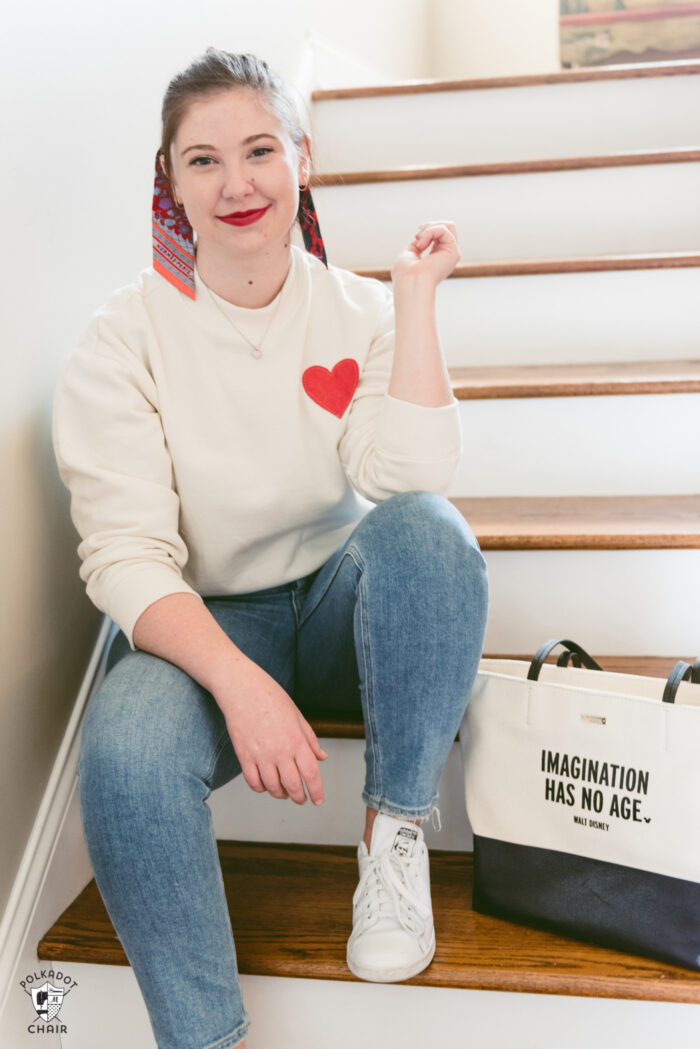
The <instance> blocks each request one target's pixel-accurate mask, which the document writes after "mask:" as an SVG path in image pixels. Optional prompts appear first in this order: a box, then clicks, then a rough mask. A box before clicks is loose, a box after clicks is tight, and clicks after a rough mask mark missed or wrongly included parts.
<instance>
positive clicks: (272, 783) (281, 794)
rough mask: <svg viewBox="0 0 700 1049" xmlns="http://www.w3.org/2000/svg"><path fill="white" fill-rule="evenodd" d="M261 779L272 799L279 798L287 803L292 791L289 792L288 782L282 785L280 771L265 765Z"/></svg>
mask: <svg viewBox="0 0 700 1049" xmlns="http://www.w3.org/2000/svg"><path fill="white" fill-rule="evenodd" d="M260 778H261V780H262V781H263V783H264V784H265V790H266V791H267V793H268V794H270V795H271V797H273V798H277V799H278V800H279V801H285V800H286V799H287V798H288V797H289V796H290V793H291V790H290V791H288V790H287V784H286V781H285V783H284V784H283V783H282V780H281V778H280V770H279V769H278V768H277V767H276V766H275V765H263V766H262V767H261V768H260ZM290 786H291V785H290ZM302 793H303V790H302Z"/></svg>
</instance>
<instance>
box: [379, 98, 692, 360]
mask: <svg viewBox="0 0 700 1049" xmlns="http://www.w3.org/2000/svg"><path fill="white" fill-rule="evenodd" d="M699 79H700V78H699ZM389 286H390V285H389ZM698 302H700V266H698V267H692V268H688V269H680V268H679V269H663V270H661V269H659V270H628V271H609V272H604V273H557V274H540V275H536V276H515V277H479V278H474V279H458V278H455V279H453V280H446V281H443V282H442V283H441V284H440V285H439V286H438V292H437V318H438V331H439V333H440V342H441V345H442V347H443V350H444V352H445V357H446V360H447V363H448V365H450V366H458V365H462V366H464V367H466V366H468V365H490V366H493V365H499V364H566V363H582V364H585V363H591V364H592V363H599V362H615V361H645V360H676V359H678V360H682V359H692V358H698V357H700V347H699V345H698Z"/></svg>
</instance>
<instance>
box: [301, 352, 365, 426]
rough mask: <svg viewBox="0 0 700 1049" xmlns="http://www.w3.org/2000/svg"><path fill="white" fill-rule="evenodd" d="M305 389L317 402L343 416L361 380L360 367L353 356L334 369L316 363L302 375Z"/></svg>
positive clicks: (346, 358)
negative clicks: (330, 369) (329, 369)
mask: <svg viewBox="0 0 700 1049" xmlns="http://www.w3.org/2000/svg"><path fill="white" fill-rule="evenodd" d="M301 381H302V384H303V386H304V389H305V390H306V392H307V393H308V395H309V397H310V398H311V400H312V401H314V402H315V403H316V404H318V405H320V407H321V408H324V409H325V410H326V411H327V412H332V413H333V415H337V417H338V418H339V419H340V418H342V415H343V412H344V411H345V409H346V408H347V406H348V405H349V404H350V401H351V400H352V395H353V394H354V392H355V390H356V389H357V384H358V382H359V381H360V368H359V365H358V363H357V361H354V360H353V359H352V357H345V358H344V359H343V360H342V361H338V363H337V364H336V365H335V366H334V368H333V371H328V368H323V367H322V366H321V365H320V364H314V365H312V366H311V368H307V369H306V371H305V372H304V374H303V375H302V377H301Z"/></svg>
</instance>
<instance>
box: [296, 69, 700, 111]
mask: <svg viewBox="0 0 700 1049" xmlns="http://www.w3.org/2000/svg"><path fill="white" fill-rule="evenodd" d="M698 73H700V61H698V60H697V59H694V60H693V59H691V60H689V61H687V62H679V61H672V62H638V63H630V64H625V65H617V66H599V67H597V68H593V67H591V68H588V69H560V70H556V71H555V72H552V73H530V74H528V75H523V76H507V77H479V78H473V77H472V78H471V79H466V78H462V79H452V80H439V79H431V80H405V81H403V82H399V83H392V84H377V85H375V86H366V87H344V88H326V89H319V90H317V91H314V92H312V95H311V98H312V100H313V101H314V102H326V101H335V100H337V99H341V98H347V99H350V98H381V97H383V96H387V95H419V94H429V93H432V92H435V91H484V90H489V89H491V88H494V89H498V88H507V87H539V86H541V85H542V84H583V83H590V82H591V81H600V80H636V79H639V78H640V77H645V78H647V77H667V76H693V75H697V74H698Z"/></svg>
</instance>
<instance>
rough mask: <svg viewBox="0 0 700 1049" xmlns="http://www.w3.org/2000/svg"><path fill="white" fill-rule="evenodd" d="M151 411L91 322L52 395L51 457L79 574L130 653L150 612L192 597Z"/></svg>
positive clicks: (141, 381)
mask: <svg viewBox="0 0 700 1049" xmlns="http://www.w3.org/2000/svg"><path fill="white" fill-rule="evenodd" d="M157 404H158V395H157V389H156V386H155V383H154V382H153V379H152V377H151V375H150V374H149V371H148V369H147V368H146V366H145V365H144V364H143V362H142V361H140V360H139V358H138V357H137V355H136V354H134V353H133V352H132V351H130V350H129V348H128V347H127V346H126V345H124V343H123V342H121V341H120V340H119V338H118V337H117V336H116V335H115V334H114V332H112V331H111V330H110V328H109V325H108V324H105V322H104V321H101V320H100V319H99V318H97V319H95V320H93V322H92V324H91V325H90V327H89V329H88V331H87V333H86V335H85V337H84V338H83V340H82V342H81V345H80V347H79V349H78V350H77V352H76V353H75V354H74V355H73V357H72V358H71V359H70V360H69V362H68V365H67V367H66V368H65V370H64V372H63V375H62V377H61V380H60V382H59V385H58V388H57V391H56V396H55V400H54V416H53V441H54V450H55V454H56V460H57V464H58V469H59V473H60V476H61V479H62V481H63V483H64V484H65V485H66V487H67V488H68V489H69V491H70V494H71V517H72V519H73V523H74V524H75V527H76V528H77V530H78V533H79V534H80V537H81V539H82V542H81V543H80V545H79V547H78V554H79V556H80V558H81V560H82V565H81V568H80V576H81V578H82V579H83V580H84V581H85V583H86V584H87V593H88V596H89V597H90V599H91V600H92V601H93V603H94V604H95V605H96V606H97V607H98V608H99V609H100V610H101V611H103V612H106V613H107V615H109V616H110V618H111V619H113V620H114V621H115V623H117V625H118V626H119V627H121V629H122V630H123V631H124V633H125V634H126V636H127V638H128V640H129V643H130V645H131V647H132V648H134V642H133V630H134V626H135V624H136V620H137V619H138V618H139V616H140V615H141V613H142V612H143V611H144V610H145V609H146V608H147V607H148V605H150V604H152V603H153V602H154V601H157V600H158V599H159V598H161V597H165V596H166V595H167V594H174V593H188V594H195V591H194V590H193V589H192V587H191V586H189V585H188V584H187V583H186V582H185V581H184V580H183V578H182V569H183V567H184V565H185V564H186V562H187V549H186V546H185V543H184V542H183V540H182V538H181V536H180V534H179V531H178V521H179V499H178V495H177V492H176V491H175V486H174V477H173V468H172V462H171V459H170V455H169V453H168V449H167V446H166V441H165V435H164V433H163V428H162V425H161V420H160V415H159V413H158V410H157ZM197 596H199V595H197Z"/></svg>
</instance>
